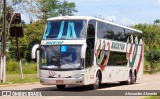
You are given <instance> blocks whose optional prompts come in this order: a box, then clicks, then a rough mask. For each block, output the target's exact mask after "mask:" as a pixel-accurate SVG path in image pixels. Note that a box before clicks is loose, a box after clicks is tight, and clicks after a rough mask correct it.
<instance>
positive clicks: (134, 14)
mask: <svg viewBox="0 0 160 99" xmlns="http://www.w3.org/2000/svg"><path fill="white" fill-rule="evenodd" d="M60 1H62V2H63V1H64V0H60ZM66 1H68V2H74V3H75V4H76V9H77V10H78V12H77V13H74V14H75V15H78V16H94V17H97V18H102V19H105V20H107V21H113V22H115V23H118V24H122V25H125V26H130V25H134V24H139V23H147V24H152V23H153V21H154V20H156V19H160V0H66ZM34 19H35V18H34ZM22 20H25V22H26V23H29V16H28V15H26V14H22Z"/></svg>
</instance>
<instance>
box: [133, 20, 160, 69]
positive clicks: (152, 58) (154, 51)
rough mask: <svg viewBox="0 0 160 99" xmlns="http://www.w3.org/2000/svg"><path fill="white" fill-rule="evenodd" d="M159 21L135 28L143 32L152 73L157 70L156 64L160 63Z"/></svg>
mask: <svg viewBox="0 0 160 99" xmlns="http://www.w3.org/2000/svg"><path fill="white" fill-rule="evenodd" d="M159 22H160V21H159V20H155V21H154V24H137V25H135V26H133V27H134V28H137V29H139V30H141V31H142V32H143V38H144V43H145V59H146V60H147V61H148V62H149V64H150V71H151V72H153V71H154V70H155V68H156V63H158V62H160V25H159Z"/></svg>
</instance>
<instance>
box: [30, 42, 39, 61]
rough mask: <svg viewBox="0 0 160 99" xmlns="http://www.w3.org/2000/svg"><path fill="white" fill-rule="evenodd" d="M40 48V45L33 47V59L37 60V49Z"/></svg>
mask: <svg viewBox="0 0 160 99" xmlns="http://www.w3.org/2000/svg"><path fill="white" fill-rule="evenodd" d="M38 48H39V44H36V45H34V46H33V47H32V51H31V58H32V59H36V57H37V56H36V53H37V49H38Z"/></svg>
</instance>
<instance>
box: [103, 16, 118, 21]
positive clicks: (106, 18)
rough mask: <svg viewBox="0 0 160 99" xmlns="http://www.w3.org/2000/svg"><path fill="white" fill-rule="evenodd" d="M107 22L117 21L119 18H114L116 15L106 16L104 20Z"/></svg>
mask: <svg viewBox="0 0 160 99" xmlns="http://www.w3.org/2000/svg"><path fill="white" fill-rule="evenodd" d="M104 19H105V20H106V21H111V22H112V21H115V20H116V19H117V17H116V16H114V15H111V16H106V17H105V18H104Z"/></svg>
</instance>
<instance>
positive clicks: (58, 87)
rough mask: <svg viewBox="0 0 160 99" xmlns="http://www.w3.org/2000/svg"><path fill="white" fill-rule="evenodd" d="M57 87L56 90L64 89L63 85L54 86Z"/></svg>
mask: <svg viewBox="0 0 160 99" xmlns="http://www.w3.org/2000/svg"><path fill="white" fill-rule="evenodd" d="M56 86H57V89H64V88H65V85H56Z"/></svg>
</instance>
